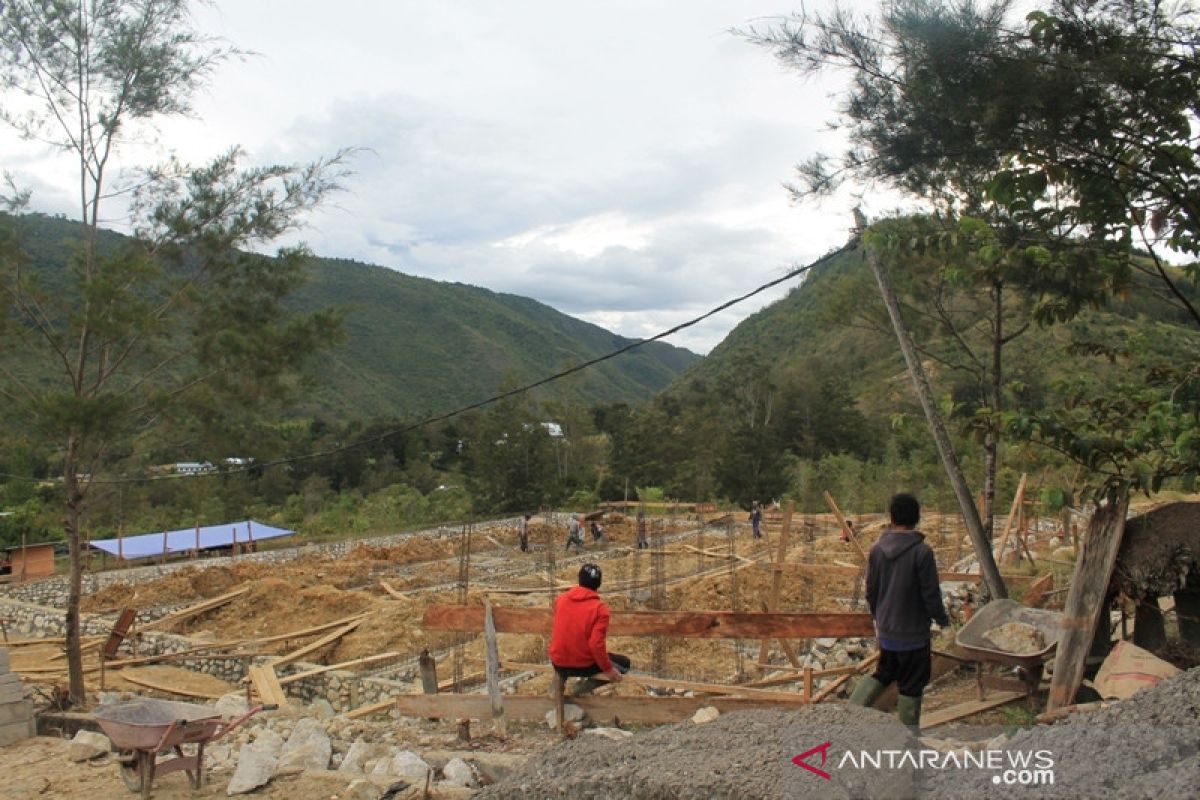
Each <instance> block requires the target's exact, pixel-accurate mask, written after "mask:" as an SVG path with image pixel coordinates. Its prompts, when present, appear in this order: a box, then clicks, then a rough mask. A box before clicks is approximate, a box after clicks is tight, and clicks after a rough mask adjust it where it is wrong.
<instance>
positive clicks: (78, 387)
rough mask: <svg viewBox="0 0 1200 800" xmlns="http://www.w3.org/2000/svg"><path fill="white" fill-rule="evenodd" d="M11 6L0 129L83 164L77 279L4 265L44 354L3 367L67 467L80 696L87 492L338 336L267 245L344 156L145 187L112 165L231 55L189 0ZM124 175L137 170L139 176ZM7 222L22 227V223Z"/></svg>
mask: <svg viewBox="0 0 1200 800" xmlns="http://www.w3.org/2000/svg"><path fill="white" fill-rule="evenodd" d="M0 8H2V10H0V14H2V16H0V82H2V85H3V88H4V90H5V92H4V99H5V106H4V111H3V118H4V120H5V121H6V122H8V123H9V124H10V125H11V126H13V128H15V130H16V131H17V132H18V133H19V134H20V135H22V136H23V137H25V138H26V139H29V140H31V141H36V142H43V143H47V144H49V145H50V146H52V147H53V148H55V149H57V150H59V151H61V152H62V153H63V154H65V155H66V156H67V157H69V158H71V159H72V160H73V162H74V164H75V167H76V169H77V174H78V192H79V195H78V203H79V212H78V213H79V222H80V235H79V241H78V243H77V247H76V250H75V254H74V262H73V264H72V266H71V268H70V270H69V272H68V273H67V274H66V275H65V276H64V275H57V276H52V275H48V274H45V273H44V272H43V271H42V268H43V267H44V266H45V265H42V264H37V263H28V262H27V259H26V258H25V257H24V256H23V255H22V254H21V253H20V252H19V251H13V250H9V251H8V252H7V254H6V255H5V256H4V258H3V261H2V263H0V286H2V291H3V298H4V306H3V307H2V308H0V311H2V312H3V315H4V318H5V322H8V323H10V324H8V325H4V326H2V327H0V334H2V335H4V336H5V337H6V339H7V341H6V343H5V348H4V350H5V351H7V352H11V350H12V349H13V348H20V349H22V350H23V351H24V352H25V353H28V352H31V351H32V352H36V353H38V354H39V355H40V356H41V365H42V366H43V367H44V369H43V370H42V371H41V372H40V373H39V374H38V375H36V376H22V375H20V374H18V372H17V371H16V370H15V369H13V368H12V367H11V364H9V365H6V364H5V363H4V362H3V356H2V355H0V375H2V376H3V379H4V380H3V385H2V386H0V393H2V394H3V395H4V397H5V399H6V400H7V401H9V405H10V407H11V408H12V409H13V410H15V411H17V412H19V413H20V415H21V416H22V417H23V418H25V419H27V420H30V424H31V426H32V427H33V429H34V430H35V431H36V432H37V433H38V434H39V435H40V436H42V437H43V438H44V439H45V440H46V441H49V442H53V443H54V444H55V446H56V447H57V449H58V454H59V458H60V459H61V469H62V481H63V490H64V494H65V506H66V508H65V511H66V514H65V520H64V526H65V529H66V537H67V541H68V545H69V549H70V561H71V568H70V582H69V592H68V599H67V612H66V629H67V632H66V638H67V664H68V670H69V674H70V692H71V696H72V698H74V699H75V700H76V701H82V699H83V698H84V695H85V686H84V681H83V666H82V658H81V653H80V647H79V644H80V641H79V599H80V589H81V575H82V565H83V561H82V558H81V555H82V554H81V540H82V531H81V527H82V524H83V517H84V513H85V510H86V507H87V504H88V498H89V493H90V490H91V488H92V485H93V483H94V482H95V481H96V480H97V476H98V474H99V472H100V471H101V470H102V469H103V467H104V465H105V463H106V460H107V459H108V458H109V456H110V454H111V453H112V452H113V451H114V449H115V448H116V447H117V446H118V445H119V444H120V443H122V442H126V441H128V440H129V439H130V438H131V437H132V436H134V435H137V434H138V433H144V432H145V431H147V430H150V429H153V428H154V426H156V425H158V424H160V423H161V422H162V421H163V420H164V419H167V418H169V416H170V414H171V413H173V412H179V411H181V410H186V411H188V412H192V413H197V412H198V413H202V414H204V415H205V417H206V419H207V420H209V421H210V422H212V421H215V420H216V419H217V418H218V417H219V416H220V414H221V413H222V411H223V410H227V409H234V408H246V407H247V406H250V405H253V404H255V403H257V402H259V401H261V400H263V399H264V398H266V397H269V396H271V395H273V394H274V393H275V392H276V391H278V390H279V389H280V388H281V387H282V378H283V376H284V375H285V374H286V373H288V372H290V371H292V370H294V368H296V367H297V366H299V364H300V362H301V360H302V359H303V358H304V357H305V355H306V354H308V353H310V352H312V350H313V349H314V348H316V347H318V346H319V345H321V344H322V343H323V342H324V341H326V340H327V339H328V337H329V336H330V334H331V331H332V330H333V329H334V327H335V324H336V320H335V319H334V317H333V316H332V315H331V314H329V313H324V312H322V313H317V314H314V315H311V316H307V317H299V316H292V315H289V314H287V313H285V311H284V309H283V307H282V300H283V298H284V297H285V295H286V294H287V293H288V292H289V291H290V290H291V289H292V288H293V287H294V286H296V285H297V284H298V282H299V281H301V280H302V278H303V269H304V255H305V254H304V252H303V251H302V250H301V249H288V250H283V251H280V253H279V256H278V258H274V259H271V258H266V257H263V256H259V255H254V254H250V253H246V252H242V251H240V250H238V248H245V247H261V246H262V245H264V244H266V243H268V242H270V241H272V240H274V239H276V238H277V237H278V236H280V235H281V234H282V233H284V232H286V231H288V230H289V229H291V228H293V227H295V226H296V225H297V224H298V223H299V221H300V218H301V217H302V216H303V214H304V213H305V212H307V211H308V210H310V209H312V208H313V207H314V206H315V205H316V204H318V203H319V202H321V200H322V199H323V198H325V197H326V196H327V195H328V194H329V193H330V192H331V191H333V190H334V189H335V188H336V187H337V181H338V179H339V178H340V177H341V175H342V174H343V170H342V162H343V154H338V155H336V156H334V157H333V158H331V159H328V160H322V161H318V162H316V163H313V164H309V165H305V166H300V167H295V166H268V167H256V168H249V169H242V168H240V167H239V158H240V156H241V153H240V152H239V151H237V150H234V151H231V152H228V153H225V154H223V155H221V156H219V157H218V158H216V159H215V160H214V161H213V162H212V163H210V164H208V165H205V166H202V167H198V168H192V167H188V166H186V165H184V164H182V163H179V162H178V161H175V160H171V161H170V162H169V163H168V164H166V165H165V166H161V167H155V168H150V169H146V170H144V171H143V172H142V174H141V175H140V177H139V178H138V179H137V180H136V181H135V182H133V183H132V184H121V183H119V182H118V180H116V179H114V174H115V173H117V169H116V165H117V159H118V154H119V153H122V152H123V151H124V150H125V148H126V145H128V144H129V143H130V142H132V141H136V140H137V139H138V137H139V136H141V135H143V134H144V133H145V131H146V129H147V125H149V124H152V123H154V122H155V121H157V120H161V119H163V118H165V117H170V116H178V115H183V114H187V113H189V112H190V110H191V108H190V99H191V97H192V96H193V94H194V92H195V91H196V90H197V89H198V88H200V87H201V86H203V85H205V84H206V82H207V81H208V80H209V79H210V78H211V76H212V73H213V70H214V68H215V67H216V66H217V65H219V64H221V63H222V62H223V61H225V60H227V59H228V58H230V57H231V56H234V55H236V52H235V51H233V50H231V49H229V48H228V47H224V46H222V45H221V44H220V43H218V42H216V41H214V40H210V39H207V38H205V37H204V36H202V35H201V34H200V33H198V32H197V30H196V29H195V28H194V27H193V24H192V21H191V19H190V16H189V4H188V3H187V2H186V0H8V2H5V3H4V5H3V6H2V7H0ZM129 177H130V176H129V175H128V174H126V178H129ZM123 185H124V186H130V185H132V187H133V188H132V189H130V190H129V191H128V192H127V193H126V199H127V200H128V202H129V209H130V211H131V213H132V216H133V220H134V228H135V232H136V234H137V235H136V238H134V239H133V240H131V241H129V242H127V243H125V244H123V245H119V246H114V245H112V244H111V243H107V242H106V241H104V236H103V235H102V231H101V230H100V224H101V221H102V220H103V219H104V216H103V214H102V209H104V208H105V207H106V203H108V201H109V200H110V199H112V198H113V197H114V196H116V195H121V194H122V193H123V192H122V186H123ZM13 224H14V225H15V226H16V227H17V229H18V231H19V228H20V220H16V221H14V222H13Z"/></svg>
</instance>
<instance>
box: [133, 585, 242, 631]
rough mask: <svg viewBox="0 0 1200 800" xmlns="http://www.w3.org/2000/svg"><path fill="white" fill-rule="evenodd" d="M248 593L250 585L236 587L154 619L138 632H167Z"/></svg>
mask: <svg viewBox="0 0 1200 800" xmlns="http://www.w3.org/2000/svg"><path fill="white" fill-rule="evenodd" d="M248 591H250V585H249V584H245V585H243V586H240V587H238V588H237V589H234V590H233V591H231V592H227V593H225V594H223V595H220V596H218V597H210V598H209V599H207V600H203V601H201V602H199V603H195V604H194V605H190V606H188V607H187V608H181V609H179V610H178V611H173V612H171V613H170V614H167V615H166V616H165V617H162V618H160V619H156V620H154V621H153V622H147V623H146V624H145V625H143V626H142V627H141V629H140V630H143V631H155V630H169V629H170V628H172V627H173V626H175V625H176V624H177V623H180V622H183V621H184V620H188V619H191V618H192V617H196V616H199V615H200V614H203V613H205V612H206V611H212V610H213V609H214V608H220V607H221V606H223V605H225V604H227V603H231V602H233V601H234V600H236V599H237V598H239V597H241V596H242V595H244V594H245V593H246V592H248Z"/></svg>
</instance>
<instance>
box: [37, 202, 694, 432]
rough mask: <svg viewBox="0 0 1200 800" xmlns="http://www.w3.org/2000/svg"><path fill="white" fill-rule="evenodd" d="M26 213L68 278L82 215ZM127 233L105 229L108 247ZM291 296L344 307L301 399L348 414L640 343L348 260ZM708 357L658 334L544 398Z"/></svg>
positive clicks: (324, 269)
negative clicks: (338, 336)
mask: <svg viewBox="0 0 1200 800" xmlns="http://www.w3.org/2000/svg"><path fill="white" fill-rule="evenodd" d="M20 222H21V226H22V228H23V229H24V230H23V241H24V245H25V247H26V249H27V250H28V251H29V254H30V257H31V264H30V269H32V270H34V271H36V272H37V273H38V275H39V279H40V280H41V282H42V285H43V286H48V287H52V286H57V285H65V284H66V281H65V280H64V277H65V276H64V270H65V268H66V265H67V264H69V263H70V259H71V253H72V245H71V240H72V236H73V235H75V233H76V231H77V230H78V226H77V224H76V223H73V222H70V221H67V220H63V219H57V218H51V217H46V216H42V215H29V216H26V217H23V218H21V220H20ZM120 240H121V237H120V236H119V235H118V234H115V233H106V234H105V241H106V243H107V244H108V245H109V246H115V245H116V244H118V243H119V242H120ZM290 302H291V303H292V304H293V305H294V306H295V307H296V308H297V309H298V310H304V311H311V310H315V309H318V308H328V307H333V308H337V309H340V310H341V311H342V312H343V315H344V324H343V329H344V332H345V338H344V340H343V341H342V342H341V343H339V344H338V345H336V346H335V347H334V348H333V349H332V350H330V351H327V352H325V353H322V354H321V355H320V356H319V357H318V358H316V359H314V363H313V365H312V367H311V372H312V375H311V377H312V380H311V383H310V388H309V389H308V390H307V393H306V399H305V400H304V402H303V406H302V410H303V411H305V412H310V413H322V414H328V415H330V416H333V417H336V418H340V419H343V420H346V419H372V418H388V419H392V418H401V417H405V416H411V415H415V414H424V413H427V412H438V411H446V410H449V409H452V408H455V407H457V406H461V405H466V404H469V403H472V402H477V401H479V400H482V399H485V398H487V397H488V396H490V395H491V394H493V393H495V392H496V390H497V389H499V388H501V387H505V386H515V385H519V384H523V383H528V382H532V381H534V380H537V379H539V378H543V377H546V376H547V375H549V374H552V373H554V372H557V371H559V370H560V369H563V368H564V367H567V366H570V365H573V364H576V363H578V362H580V361H585V360H588V359H591V358H595V357H596V356H599V355H602V354H604V353H607V352H610V351H611V350H614V349H616V348H619V347H622V346H625V345H627V344H629V343H630V342H631V341H632V340H630V339H626V338H624V337H621V336H617V335H616V334H613V333H611V332H610V331H607V330H605V329H603V328H601V327H599V326H596V325H592V324H590V323H587V322H583V321H581V320H578V319H575V318H573V317H570V316H567V315H566V314H562V313H560V312H558V311H556V310H554V309H553V308H550V307H549V306H547V305H544V304H542V303H539V302H537V301H535V300H531V299H529V298H524V297H517V296H514V295H506V294H500V293H497V292H492V291H489V290H487V289H482V288H479V287H476V286H468V285H465V284H460V283H443V282H439V281H434V280H429V279H425V278H416V277H413V276H410V275H404V274H402V273H399V272H396V271H394V270H391V269H387V268H384V267H379V266H372V265H368V264H362V263H359V262H355V261H349V260H345V259H328V258H314V259H313V261H312V265H311V278H310V280H309V282H308V283H307V284H306V285H305V286H303V287H302V288H301V289H300V290H298V291H297V292H296V293H295V295H294V296H293V298H292V300H291V301H290ZM699 358H700V357H699V356H697V355H696V354H694V353H692V352H690V351H688V350H684V349H681V348H677V347H673V346H671V345H667V344H662V343H658V342H654V343H650V344H647V345H645V346H644V347H642V348H638V349H636V350H634V351H632V352H631V353H629V354H627V355H624V356H621V357H620V358H617V359H613V360H612V361H608V362H605V363H603V364H600V365H598V366H596V367H594V368H592V369H589V370H586V371H585V372H583V373H581V374H580V375H579V376H578V377H573V378H570V379H567V380H563V381H558V382H556V383H554V384H551V385H549V386H547V387H545V388H544V389H543V390H542V392H541V394H540V396H541V397H542V398H543V399H555V400H564V401H571V402H584V403H587V404H592V403H613V402H627V403H637V402H641V401H644V400H646V399H648V398H650V397H651V396H653V395H654V394H655V393H656V392H658V391H659V390H661V389H662V388H663V387H665V386H666V385H668V384H669V383H670V382H671V380H672V379H674V378H675V377H676V376H677V375H678V374H679V373H680V372H681V371H682V370H683V369H685V368H686V367H688V366H689V365H691V364H693V363H695V362H696V361H698V360H699ZM22 372H25V371H24V370H22ZM25 374H26V375H28V373H27V372H26V373H25Z"/></svg>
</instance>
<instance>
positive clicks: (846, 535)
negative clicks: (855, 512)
mask: <svg viewBox="0 0 1200 800" xmlns="http://www.w3.org/2000/svg"><path fill="white" fill-rule="evenodd" d="M853 535H854V520H852V519H848V520H846V527H844V528H842V541H843V542H848V541H850V537H851V536H853Z"/></svg>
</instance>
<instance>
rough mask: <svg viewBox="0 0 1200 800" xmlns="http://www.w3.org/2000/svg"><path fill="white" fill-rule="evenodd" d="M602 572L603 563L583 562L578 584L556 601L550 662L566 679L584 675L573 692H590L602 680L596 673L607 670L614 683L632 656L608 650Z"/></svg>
mask: <svg viewBox="0 0 1200 800" xmlns="http://www.w3.org/2000/svg"><path fill="white" fill-rule="evenodd" d="M602 578H603V576H602V575H601V573H600V567H598V566H596V565H595V564H584V565H583V566H582V567H580V568H579V585H578V586H576V587H574V588H573V589H570V590H568V591H566V592H563V593H562V594H560V595H559V596H558V598H557V599H556V600H555V601H554V628H553V630H552V631H551V634H550V663H551V664H552V665H553V666H554V671H555V672H556V673H557V674H558V676H559V677H561V678H562V679H563V681H564V682H565V681H566V679H567V678H583V680H581V681H580V682H579V683H577V684H576V685H575V689H574V691H573V692H572V694H576V695H581V694H590V693H591V692H592V691H593V690H594V689H595V688H596V687H597V686H599V685H600V681H598V680H596V679H595V678H594V677H593V676H595V675H599V674H600V673H604V674H605V675H607V676H608V679H609V680H610V681H612V682H614V683H619V682H620V681H621V676H622V675H623V674H624V673H626V672H628V671H629V659H628V658H627V657H625V656H623V655H620V654H618V653H610V652H608V621H609V618H610V616H611V614H610V612H609V610H608V605H607V604H606V603H605V602H604V601H603V600H601V599H600V595H599V594H597V591H598V590H599V589H600V583H601V580H602Z"/></svg>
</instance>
